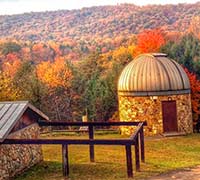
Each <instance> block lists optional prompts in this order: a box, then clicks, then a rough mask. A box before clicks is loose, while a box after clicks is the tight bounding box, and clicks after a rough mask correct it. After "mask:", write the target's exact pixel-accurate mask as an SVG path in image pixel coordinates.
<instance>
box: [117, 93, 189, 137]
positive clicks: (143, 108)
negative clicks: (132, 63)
mask: <svg viewBox="0 0 200 180" xmlns="http://www.w3.org/2000/svg"><path fill="white" fill-rule="evenodd" d="M169 98H170V100H175V101H176V107H177V124H178V132H184V133H187V134H188V133H192V132H193V123H192V110H191V97H190V94H182V95H169V96H157V99H154V100H153V99H151V98H150V97H132V96H129V97H125V96H119V116H120V121H145V120H146V121H147V124H148V125H147V127H145V135H155V134H162V133H163V120H162V101H168V100H169ZM133 131H134V128H131V127H122V128H121V133H122V134H130V133H132V132H133Z"/></svg>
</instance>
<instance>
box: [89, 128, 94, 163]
mask: <svg viewBox="0 0 200 180" xmlns="http://www.w3.org/2000/svg"><path fill="white" fill-rule="evenodd" d="M89 139H90V140H94V128H93V126H91V125H90V126H89ZM90 162H94V144H90Z"/></svg>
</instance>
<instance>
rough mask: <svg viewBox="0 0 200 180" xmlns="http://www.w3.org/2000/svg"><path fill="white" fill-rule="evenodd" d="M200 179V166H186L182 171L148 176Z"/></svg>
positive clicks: (158, 178)
mask: <svg viewBox="0 0 200 180" xmlns="http://www.w3.org/2000/svg"><path fill="white" fill-rule="evenodd" d="M170 179H172V180H173V179H175V180H200V166H197V167H195V168H185V169H183V170H180V171H173V172H170V173H167V174H161V175H158V176H154V177H151V178H148V179H147V180H170Z"/></svg>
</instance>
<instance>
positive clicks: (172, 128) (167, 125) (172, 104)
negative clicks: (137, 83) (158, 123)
mask: <svg viewBox="0 0 200 180" xmlns="http://www.w3.org/2000/svg"><path fill="white" fill-rule="evenodd" d="M162 116H163V131H164V133H165V132H177V131H178V126H177V114H176V101H162Z"/></svg>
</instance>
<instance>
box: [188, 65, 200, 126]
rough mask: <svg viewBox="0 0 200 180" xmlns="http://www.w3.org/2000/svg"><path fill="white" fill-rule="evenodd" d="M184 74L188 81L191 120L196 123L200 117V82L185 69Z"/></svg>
mask: <svg viewBox="0 0 200 180" xmlns="http://www.w3.org/2000/svg"><path fill="white" fill-rule="evenodd" d="M185 72H186V73H187V75H188V78H189V80H190V86H191V100H192V111H193V115H194V117H193V119H194V121H195V123H196V121H197V119H198V118H199V115H200V80H198V79H197V76H196V74H194V73H191V72H189V71H188V69H186V68H185Z"/></svg>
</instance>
